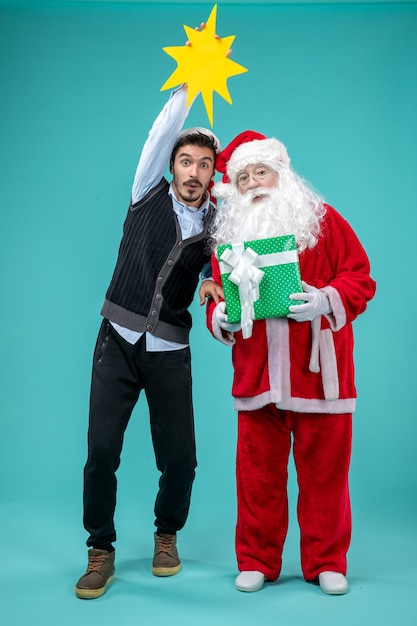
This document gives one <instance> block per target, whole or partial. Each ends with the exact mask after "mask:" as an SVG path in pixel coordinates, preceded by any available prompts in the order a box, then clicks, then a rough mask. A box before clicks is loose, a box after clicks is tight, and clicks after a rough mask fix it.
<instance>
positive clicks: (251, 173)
mask: <svg viewBox="0 0 417 626" xmlns="http://www.w3.org/2000/svg"><path fill="white" fill-rule="evenodd" d="M236 185H237V189H238V191H239V193H241V194H245V193H247V192H248V191H253V190H254V189H258V188H261V187H263V188H264V189H272V188H273V187H277V186H278V173H277V172H275V171H274V170H273V169H271V168H270V167H268V166H267V165H264V164H263V163H255V164H253V165H252V164H251V165H247V166H246V167H245V168H244V169H243V170H242V171H241V172H239V174H238V175H237V178H236ZM263 198H264V194H263V193H260V194H259V196H258V195H256V193H255V194H254V195H253V198H252V202H258V201H259V200H262V199H263Z"/></svg>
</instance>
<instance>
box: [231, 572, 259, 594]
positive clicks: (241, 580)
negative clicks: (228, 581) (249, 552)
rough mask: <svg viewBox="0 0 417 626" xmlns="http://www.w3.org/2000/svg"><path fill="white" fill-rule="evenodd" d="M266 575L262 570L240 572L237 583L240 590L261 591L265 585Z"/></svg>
mask: <svg viewBox="0 0 417 626" xmlns="http://www.w3.org/2000/svg"><path fill="white" fill-rule="evenodd" d="M264 582H265V576H264V575H263V574H262V572H257V571H248V572H240V574H239V576H238V577H237V578H236V581H235V585H236V589H238V590H239V591H259V590H260V589H262V587H263V586H264Z"/></svg>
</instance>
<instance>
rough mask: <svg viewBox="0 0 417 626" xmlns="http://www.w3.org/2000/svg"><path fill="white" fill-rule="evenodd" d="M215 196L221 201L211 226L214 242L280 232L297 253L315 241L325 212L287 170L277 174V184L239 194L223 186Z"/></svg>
mask: <svg viewBox="0 0 417 626" xmlns="http://www.w3.org/2000/svg"><path fill="white" fill-rule="evenodd" d="M219 195H221V196H223V201H222V202H220V204H219V207H218V211H217V216H216V219H215V221H214V225H213V228H212V237H213V242H214V244H215V245H218V244H221V243H236V242H240V241H250V240H254V239H264V238H266V237H279V236H281V235H294V236H295V239H296V242H297V248H298V250H299V252H302V251H303V250H305V249H306V248H312V247H314V246H315V244H316V243H317V238H318V235H319V233H320V223H321V220H322V217H323V215H324V213H325V209H324V206H323V201H322V199H321V198H320V197H319V196H318V195H317V194H316V193H315V192H314V191H313V190H312V189H311V188H310V187H308V185H307V184H306V183H305V182H304V181H302V180H301V179H300V178H299V177H298V176H297V175H295V174H294V173H293V172H291V171H287V172H286V173H281V175H280V179H279V186H278V187H273V188H265V187H258V188H257V189H250V190H248V191H247V192H246V193H245V194H241V193H239V192H238V191H237V188H236V187H234V186H232V185H227V186H224V187H223V189H222V193H221V194H219ZM260 196H262V199H259V197H260ZM255 197H256V198H257V199H256V200H254V198H255Z"/></svg>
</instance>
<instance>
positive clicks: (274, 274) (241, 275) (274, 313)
mask: <svg viewBox="0 0 417 626" xmlns="http://www.w3.org/2000/svg"><path fill="white" fill-rule="evenodd" d="M217 254H218V259H219V263H220V272H221V279H222V285H223V291H224V297H225V301H226V311H227V315H228V320H229V322H231V323H237V322H241V323H242V331H243V335H244V337H245V335H246V336H247V337H250V336H251V332H252V321H253V320H254V319H267V318H270V317H285V316H286V315H287V314H288V313H289V308H288V307H290V306H291V305H294V304H302V303H303V301H299V300H290V299H289V296H290V295H291V294H293V293H300V292H302V291H303V287H302V284H301V276H300V265H299V262H298V253H297V246H296V243H295V237H294V235H286V236H283V237H270V238H268V239H258V240H255V241H245V242H243V243H236V244H223V245H220V246H218V251H217Z"/></svg>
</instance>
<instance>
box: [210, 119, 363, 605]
mask: <svg viewBox="0 0 417 626" xmlns="http://www.w3.org/2000/svg"><path fill="white" fill-rule="evenodd" d="M217 169H218V170H219V171H220V172H222V173H223V174H224V176H223V182H219V183H217V184H216V185H215V187H214V193H215V195H217V197H218V198H219V199H221V200H222V201H223V202H222V203H221V204H220V206H219V208H218V212H217V215H216V218H215V222H214V227H213V229H212V236H213V239H214V244H215V250H216V247H217V245H219V244H221V243H238V242H244V241H250V240H255V239H262V238H267V237H275V236H280V235H289V234H293V235H295V238H296V242H297V248H298V253H299V262H300V270H301V277H302V280H303V289H304V292H303V293H295V294H293V295H292V296H291V298H292V299H293V300H303V301H304V303H303V304H299V303H298V304H294V305H292V306H291V307H290V313H289V314H288V316H287V317H284V318H273V319H267V320H256V321H254V322H253V327H252V329H251V332H248V333H245V336H246V337H247V338H244V335H243V334H242V332H241V330H240V324H237V325H236V324H230V323H229V322H228V318H227V311H226V310H225V303H224V302H220V303H218V304H216V302H215V301H214V300H211V299H209V301H208V304H207V321H208V327H209V329H210V330H211V332H212V333H213V335H214V336H215V337H216V338H217V339H219V340H220V341H221V342H223V343H225V344H228V345H231V346H233V349H232V359H233V365H234V381H233V390H232V393H233V396H234V397H235V407H236V409H237V410H238V444H237V469H236V472H237V498H238V519H237V526H236V553H237V561H238V567H239V570H240V572H241V573H240V574H239V576H238V577H237V579H236V587H237V589H239V590H240V591H257V590H259V589H261V588H262V586H263V584H264V582H265V580H269V581H274V580H276V579H277V578H278V576H279V574H280V571H281V564H282V551H283V547H284V541H285V537H286V533H287V527H288V501H287V475H288V469H287V465H288V458H289V453H290V448H291V440H293V454H294V460H295V465H296V470H297V478H298V486H299V498H298V507H297V513H298V521H299V525H300V531H301V565H302V571H303V574H304V578H305V579H306V580H307V581H314V582H318V583H319V585H320V587H321V589H322V590H323V591H324V592H325V593H329V594H343V593H345V592H346V591H347V589H348V584H347V580H346V578H345V576H346V553H347V551H348V547H349V543H350V537H351V511H350V502H349V488H348V471H349V462H350V455H351V438H352V435H351V428H352V412H353V411H354V409H355V398H356V391H355V385H354V367H353V334H352V322H353V320H354V319H355V318H356V317H357V316H358V315H359V314H360V313H363V311H364V310H365V308H366V305H367V301H368V300H370V299H371V298H372V297H373V295H374V293H375V283H374V281H373V280H372V278H370V275H369V272H370V267H369V261H368V258H367V255H366V253H365V251H364V249H363V247H362V245H361V244H360V242H359V240H358V238H357V237H356V235H355V233H354V232H353V230H352V228H351V227H350V226H349V224H348V223H347V222H346V221H345V220H344V219H343V218H342V217H341V216H340V215H339V214H338V213H337V212H336V211H335V210H334V209H333V208H332V207H330V206H328V205H326V204H324V203H323V201H322V199H321V198H320V197H319V196H318V195H317V194H316V193H315V192H314V191H313V190H312V189H311V188H310V187H309V185H308V184H307V183H305V182H304V181H303V180H301V179H300V178H299V177H298V176H297V175H296V174H295V173H294V172H293V171H292V170H291V168H290V160H289V158H288V154H287V151H286V149H285V147H284V146H283V145H282V144H281V143H280V142H279V141H277V140H276V139H273V138H272V139H268V138H266V137H265V136H264V135H261V134H260V133H255V132H253V131H245V132H244V133H242V134H241V135H239V136H238V137H236V138H235V139H234V140H233V141H232V142H231V143H230V144H229V146H227V148H225V150H224V151H223V152H221V153H220V155H218V157H217ZM212 264H213V278H214V280H216V281H217V282H218V284H219V285H220V270H219V262H218V259H217V257H216V254H215V255H214V256H213V261H212Z"/></svg>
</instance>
